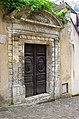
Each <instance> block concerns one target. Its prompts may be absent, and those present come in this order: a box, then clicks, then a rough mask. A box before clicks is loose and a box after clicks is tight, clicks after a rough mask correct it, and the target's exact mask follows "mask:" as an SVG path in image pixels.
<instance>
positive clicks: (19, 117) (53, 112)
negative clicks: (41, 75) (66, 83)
mask: <svg viewBox="0 0 79 119" xmlns="http://www.w3.org/2000/svg"><path fill="white" fill-rule="evenodd" d="M0 119H79V96H76V97H71V98H64V99H59V100H56V101H52V102H47V103H42V104H37V105H33V106H26V105H23V106H11V107H2V108H0Z"/></svg>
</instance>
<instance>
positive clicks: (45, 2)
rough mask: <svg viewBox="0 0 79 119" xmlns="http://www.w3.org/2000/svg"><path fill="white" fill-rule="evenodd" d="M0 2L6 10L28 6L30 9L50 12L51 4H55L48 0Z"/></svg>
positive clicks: (10, 0)
mask: <svg viewBox="0 0 79 119" xmlns="http://www.w3.org/2000/svg"><path fill="white" fill-rule="evenodd" d="M1 4H2V5H3V7H4V8H5V9H7V11H12V10H14V9H20V8H22V7H24V6H26V7H29V8H30V10H31V11H38V10H42V9H46V10H49V11H50V12H52V6H53V5H55V3H53V2H50V1H49V0H1Z"/></svg>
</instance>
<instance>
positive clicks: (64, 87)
mask: <svg viewBox="0 0 79 119" xmlns="http://www.w3.org/2000/svg"><path fill="white" fill-rule="evenodd" d="M65 93H68V83H65V84H62V94H65Z"/></svg>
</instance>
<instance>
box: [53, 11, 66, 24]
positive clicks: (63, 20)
mask: <svg viewBox="0 0 79 119" xmlns="http://www.w3.org/2000/svg"><path fill="white" fill-rule="evenodd" d="M55 14H56V15H57V16H58V17H59V18H60V20H61V21H62V23H63V24H66V23H67V22H68V21H67V19H66V14H67V10H61V11H60V12H57V13H55Z"/></svg>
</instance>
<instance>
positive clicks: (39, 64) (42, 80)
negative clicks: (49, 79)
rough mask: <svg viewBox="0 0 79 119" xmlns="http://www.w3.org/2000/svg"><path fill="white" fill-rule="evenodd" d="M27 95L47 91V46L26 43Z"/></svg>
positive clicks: (25, 77)
mask: <svg viewBox="0 0 79 119" xmlns="http://www.w3.org/2000/svg"><path fill="white" fill-rule="evenodd" d="M24 51H25V55H24V56H25V72H24V73H25V75H24V80H25V87H26V89H25V90H26V97H28V96H32V95H36V94H41V93H45V92H46V46H45V45H30V44H25V47H24Z"/></svg>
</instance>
